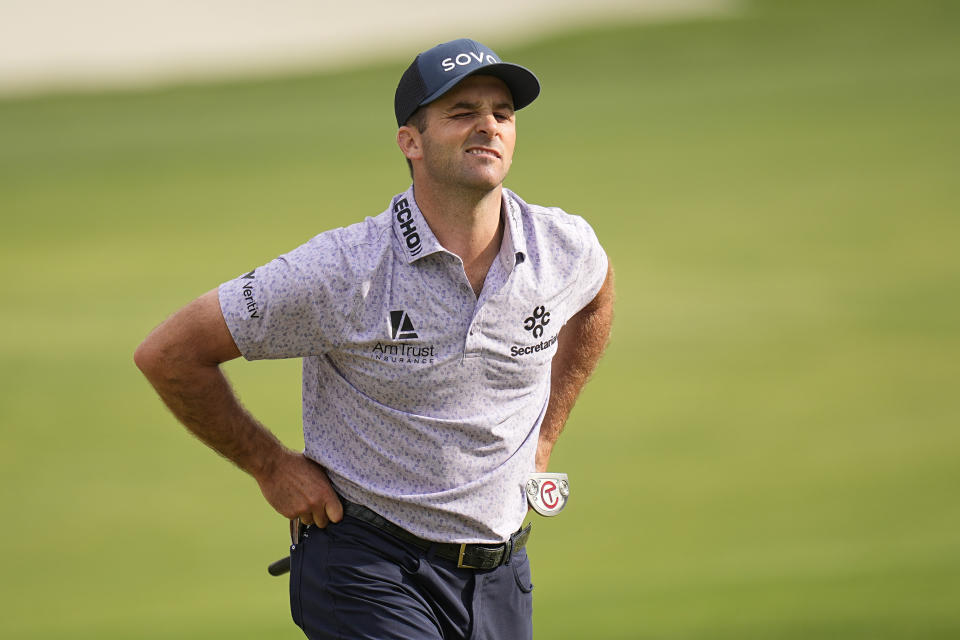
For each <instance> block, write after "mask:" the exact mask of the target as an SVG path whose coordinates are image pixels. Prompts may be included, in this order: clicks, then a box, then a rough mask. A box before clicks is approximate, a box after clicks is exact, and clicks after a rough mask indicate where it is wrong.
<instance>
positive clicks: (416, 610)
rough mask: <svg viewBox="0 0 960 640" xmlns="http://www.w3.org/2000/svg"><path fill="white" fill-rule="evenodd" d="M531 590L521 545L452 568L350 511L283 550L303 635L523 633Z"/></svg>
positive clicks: (314, 639)
mask: <svg viewBox="0 0 960 640" xmlns="http://www.w3.org/2000/svg"><path fill="white" fill-rule="evenodd" d="M532 590H533V584H532V583H531V582H530V562H529V560H528V558H527V552H526V549H521V550H520V551H519V552H517V553H515V554H513V557H512V558H511V559H510V561H509V563H508V564H504V565H502V566H500V567H497V568H496V569H490V570H477V569H458V568H457V566H456V563H454V562H451V561H449V560H446V559H443V558H437V557H435V556H433V555H432V554H431V552H430V551H429V550H427V551H423V550H421V549H419V548H417V547H415V546H413V545H410V544H408V543H405V542H402V541H400V540H398V539H397V538H394V537H393V536H391V535H389V534H388V533H386V532H384V531H381V530H379V529H377V528H375V527H373V526H372V525H369V524H367V523H366V522H363V521H361V520H357V519H355V518H352V517H350V516H345V517H344V518H343V520H341V521H340V522H339V523H337V524H330V525H327V527H326V528H324V529H320V528H317V527H315V526H310V527H307V528H306V530H305V531H304V532H303V533H302V534H301V538H300V541H299V542H298V543H297V544H295V545H293V547H292V549H291V552H290V609H291V613H292V614H293V620H294V622H296V623H297V625H298V626H299V627H300V628H301V629H303V632H304V633H305V634H306V635H307V637H308V638H310V639H311V640H321V639H323V640H334V639H337V640H365V639H369V640H441V639H442V640H452V639H461V640H467V639H469V640H530V639H531V638H532V637H533V620H532V615H533V598H532V593H531V591H532Z"/></svg>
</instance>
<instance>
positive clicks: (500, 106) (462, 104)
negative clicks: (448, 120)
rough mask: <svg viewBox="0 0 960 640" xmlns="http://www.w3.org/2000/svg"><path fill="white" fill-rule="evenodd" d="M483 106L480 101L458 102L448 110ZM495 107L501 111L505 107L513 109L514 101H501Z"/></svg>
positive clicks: (474, 108) (472, 109) (473, 109)
mask: <svg viewBox="0 0 960 640" xmlns="http://www.w3.org/2000/svg"><path fill="white" fill-rule="evenodd" d="M480 107H481V105H480V103H479V102H458V103H456V104H454V105H451V106H450V107H449V108H448V109H447V110H448V111H456V110H457V109H466V110H467V111H476V110H478V109H479V108H480ZM493 108H494V109H496V110H498V111H500V110H503V109H508V110H510V111H513V103H512V102H501V103H500V104H495V105H493Z"/></svg>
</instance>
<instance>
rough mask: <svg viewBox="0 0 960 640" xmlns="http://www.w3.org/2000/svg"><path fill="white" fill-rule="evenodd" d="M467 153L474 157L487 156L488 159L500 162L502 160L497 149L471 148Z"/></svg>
mask: <svg viewBox="0 0 960 640" xmlns="http://www.w3.org/2000/svg"><path fill="white" fill-rule="evenodd" d="M467 153H469V154H470V155H474V156H486V157H488V158H496V159H497V160H499V159H500V158H501V156H500V153H499V152H497V151H496V150H495V149H490V148H488V147H470V148H469V149H467Z"/></svg>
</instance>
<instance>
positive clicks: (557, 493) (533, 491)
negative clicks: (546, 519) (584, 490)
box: [526, 473, 570, 516]
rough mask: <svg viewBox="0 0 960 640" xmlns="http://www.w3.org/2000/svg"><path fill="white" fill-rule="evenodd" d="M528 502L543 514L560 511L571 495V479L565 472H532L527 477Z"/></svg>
mask: <svg viewBox="0 0 960 640" xmlns="http://www.w3.org/2000/svg"><path fill="white" fill-rule="evenodd" d="M526 494H527V502H528V503H529V504H530V506H531V507H533V509H534V511H536V512H537V513H539V514H540V515H542V516H555V515H557V514H558V513H560V512H561V511H562V510H563V508H564V507H565V506H567V500H568V499H569V497H570V480H569V479H568V478H567V474H565V473H532V474H530V477H529V478H528V479H527V485H526Z"/></svg>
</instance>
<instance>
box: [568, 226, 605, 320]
mask: <svg viewBox="0 0 960 640" xmlns="http://www.w3.org/2000/svg"><path fill="white" fill-rule="evenodd" d="M572 217H573V218H574V220H575V221H576V225H577V229H578V234H579V236H580V239H581V245H580V246H581V254H580V270H579V273H578V275H577V280H576V282H575V283H574V287H573V292H572V293H571V309H572V312H573V313H576V312H578V311H580V310H581V309H583V308H584V307H585V306H587V305H588V304H590V302H591V301H592V300H593V299H594V298H595V297H596V295H597V293H599V291H600V288H601V287H603V283H604V281H605V280H606V279H607V254H606V252H605V251H604V250H603V247H602V246H600V241H599V240H598V239H597V234H596V233H594V231H593V228H592V227H591V226H590V224H589V223H588V222H587V221H586V220H584V219H583V218H581V217H580V216H572Z"/></svg>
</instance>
